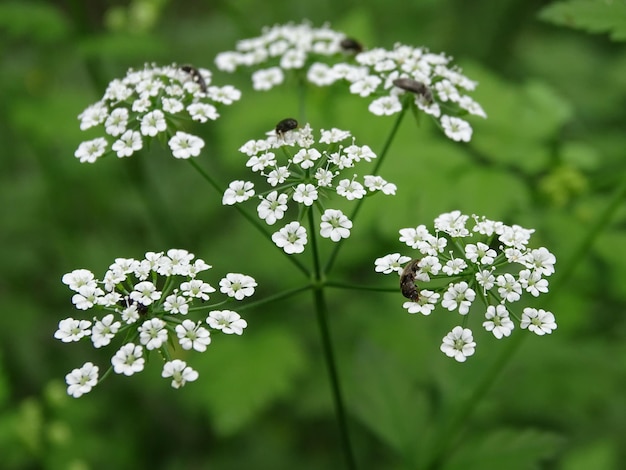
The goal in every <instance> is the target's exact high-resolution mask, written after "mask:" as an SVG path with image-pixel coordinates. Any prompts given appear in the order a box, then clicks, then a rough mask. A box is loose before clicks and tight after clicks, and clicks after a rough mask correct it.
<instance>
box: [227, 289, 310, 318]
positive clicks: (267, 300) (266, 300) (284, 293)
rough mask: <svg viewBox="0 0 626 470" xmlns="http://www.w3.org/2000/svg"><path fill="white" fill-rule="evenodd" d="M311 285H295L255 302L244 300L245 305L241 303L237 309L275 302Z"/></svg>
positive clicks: (246, 308)
mask: <svg viewBox="0 0 626 470" xmlns="http://www.w3.org/2000/svg"><path fill="white" fill-rule="evenodd" d="M311 287H312V285H311V284H306V285H304V286H300V287H295V288H293V289H289V290H286V291H282V292H279V293H278V294H274V295H270V296H269V297H265V298H264V299H261V300H257V301H255V302H246V304H245V305H242V306H241V307H239V308H238V309H237V310H241V311H243V310H248V309H250V308H257V307H259V306H261V305H264V304H268V303H271V302H275V301H277V300H282V299H287V298H289V297H292V296H294V295H296V294H298V293H299V292H302V291H305V290H309V289H310V288H311Z"/></svg>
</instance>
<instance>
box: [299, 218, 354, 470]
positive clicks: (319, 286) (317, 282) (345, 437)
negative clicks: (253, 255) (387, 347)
mask: <svg viewBox="0 0 626 470" xmlns="http://www.w3.org/2000/svg"><path fill="white" fill-rule="evenodd" d="M308 221H309V227H310V231H311V251H312V252H313V265H314V267H315V271H314V284H313V303H314V306H315V312H316V314H317V324H318V326H319V330H320V336H321V339H322V349H323V351H324V360H325V361H326V367H327V369H328V375H329V378H330V385H331V390H332V394H333V402H334V404H335V415H336V416H337V421H338V423H339V434H340V436H341V444H342V447H343V450H344V455H345V458H346V466H347V468H348V469H349V470H356V468H357V466H356V461H355V459H354V452H353V451H352V444H351V442H350V433H349V431H348V419H347V416H346V412H345V407H344V400H343V395H342V392H341V385H340V383H339V372H338V370H337V363H336V361H335V353H334V351H333V342H332V339H331V337H330V329H329V326H328V307H327V305H326V299H325V298H324V278H323V273H322V272H321V271H320V262H319V252H318V249H317V239H316V236H315V225H314V223H315V221H314V219H313V211H312V210H309V211H308Z"/></svg>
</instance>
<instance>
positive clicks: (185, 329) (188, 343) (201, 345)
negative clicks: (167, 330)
mask: <svg viewBox="0 0 626 470" xmlns="http://www.w3.org/2000/svg"><path fill="white" fill-rule="evenodd" d="M176 336H178V342H179V343H180V345H181V347H182V348H183V349H185V350H189V349H192V348H193V349H194V350H196V351H198V352H204V351H206V349H207V346H208V345H209V344H211V333H210V332H209V330H207V329H206V328H204V327H203V326H200V323H198V324H196V323H194V322H193V321H191V320H183V322H182V323H181V324H180V325H176Z"/></svg>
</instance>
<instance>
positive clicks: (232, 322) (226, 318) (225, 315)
mask: <svg viewBox="0 0 626 470" xmlns="http://www.w3.org/2000/svg"><path fill="white" fill-rule="evenodd" d="M206 322H207V323H208V324H209V326H210V327H211V328H213V329H215V330H221V331H222V332H223V333H226V334H229V335H230V334H233V333H234V334H236V335H241V334H243V330H244V328H246V327H247V326H248V323H247V322H246V321H245V320H244V319H243V318H241V316H240V315H239V314H238V313H237V312H233V311H232V310H214V311H213V312H210V313H209V316H208V317H207V319H206Z"/></svg>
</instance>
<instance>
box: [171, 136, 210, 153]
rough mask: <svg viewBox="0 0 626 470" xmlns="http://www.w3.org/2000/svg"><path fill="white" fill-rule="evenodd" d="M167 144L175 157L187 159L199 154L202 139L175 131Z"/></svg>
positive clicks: (202, 144)
mask: <svg viewBox="0 0 626 470" xmlns="http://www.w3.org/2000/svg"><path fill="white" fill-rule="evenodd" d="M168 145H169V147H170V149H171V150H172V155H174V157H175V158H182V159H187V158H189V157H197V156H198V155H200V151H201V150H202V148H203V147H204V140H202V139H201V138H200V137H197V136H195V135H191V134H187V133H186V132H182V131H177V132H176V134H175V135H174V136H173V137H172V138H171V139H170V140H169V141H168Z"/></svg>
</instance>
